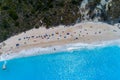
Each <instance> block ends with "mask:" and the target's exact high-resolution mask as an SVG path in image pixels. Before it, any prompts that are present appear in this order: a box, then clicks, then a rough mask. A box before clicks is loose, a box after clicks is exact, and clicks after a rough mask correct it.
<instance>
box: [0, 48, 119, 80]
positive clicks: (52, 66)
mask: <svg viewBox="0 0 120 80" xmlns="http://www.w3.org/2000/svg"><path fill="white" fill-rule="evenodd" d="M2 64H3V62H0V67H1V66H2ZM0 80H120V47H118V46H109V47H104V48H95V49H91V50H88V49H83V50H74V51H68V52H67V51H66V52H58V53H57V54H47V55H39V56H33V57H26V58H18V59H13V60H9V61H7V69H6V70H2V69H1V68H0Z"/></svg>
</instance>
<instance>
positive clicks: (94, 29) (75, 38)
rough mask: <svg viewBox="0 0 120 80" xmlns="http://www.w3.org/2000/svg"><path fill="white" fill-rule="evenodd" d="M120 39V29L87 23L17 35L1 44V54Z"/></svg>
mask: <svg viewBox="0 0 120 80" xmlns="http://www.w3.org/2000/svg"><path fill="white" fill-rule="evenodd" d="M117 39H120V29H119V27H117V26H112V25H109V24H106V23H102V22H96V23H95V22H85V23H79V24H76V25H74V26H63V25H61V26H57V27H53V28H50V29H46V28H44V27H40V28H38V29H31V30H29V31H26V32H23V33H21V34H19V35H15V36H13V37H11V38H9V39H7V40H6V41H4V42H2V43H0V53H1V54H12V53H16V54H17V53H18V52H20V51H22V50H29V49H31V48H37V47H41V48H44V47H50V46H58V45H65V44H71V43H87V44H92V43H102V42H103V41H110V40H117Z"/></svg>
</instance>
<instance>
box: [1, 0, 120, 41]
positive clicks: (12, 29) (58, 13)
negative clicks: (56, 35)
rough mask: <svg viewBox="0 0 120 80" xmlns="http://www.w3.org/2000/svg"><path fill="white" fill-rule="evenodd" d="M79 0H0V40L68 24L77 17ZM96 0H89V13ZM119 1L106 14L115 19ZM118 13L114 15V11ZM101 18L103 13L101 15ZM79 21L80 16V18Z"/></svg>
mask: <svg viewBox="0 0 120 80" xmlns="http://www.w3.org/2000/svg"><path fill="white" fill-rule="evenodd" d="M82 1H83V0H0V42H1V41H3V40H5V39H7V38H9V37H10V36H12V35H15V34H18V33H20V32H23V31H26V30H29V29H31V28H34V27H35V28H38V27H40V26H41V25H44V26H46V28H49V27H52V26H57V25H59V24H63V25H71V24H74V23H75V22H76V20H77V19H78V18H81V14H80V13H79V6H80V4H81V2H82ZM99 3H100V0H89V4H88V5H87V8H90V11H89V13H88V14H89V15H90V17H91V16H93V15H94V14H93V10H94V8H95V6H96V5H97V4H99ZM119 3H120V0H115V1H114V2H113V5H112V6H110V8H109V11H108V12H107V15H108V16H109V17H112V18H113V19H114V18H117V17H119V15H120V14H119V13H120V9H119V8H120V5H119ZM116 13H118V14H116ZM102 17H104V16H102ZM80 20H81V19H80Z"/></svg>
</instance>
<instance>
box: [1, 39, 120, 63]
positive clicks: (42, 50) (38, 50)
mask: <svg viewBox="0 0 120 80" xmlns="http://www.w3.org/2000/svg"><path fill="white" fill-rule="evenodd" d="M107 46H120V39H118V40H109V41H104V42H101V43H100V42H98V43H97V42H95V43H91V44H87V43H71V44H64V45H56V46H49V47H33V48H29V49H24V50H21V51H19V52H17V53H12V54H9V55H8V54H2V55H0V61H7V60H11V59H16V58H22V57H30V56H37V55H45V54H54V53H57V52H63V51H73V50H78V49H80V50H83V49H88V50H89V49H94V48H104V47H107Z"/></svg>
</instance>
